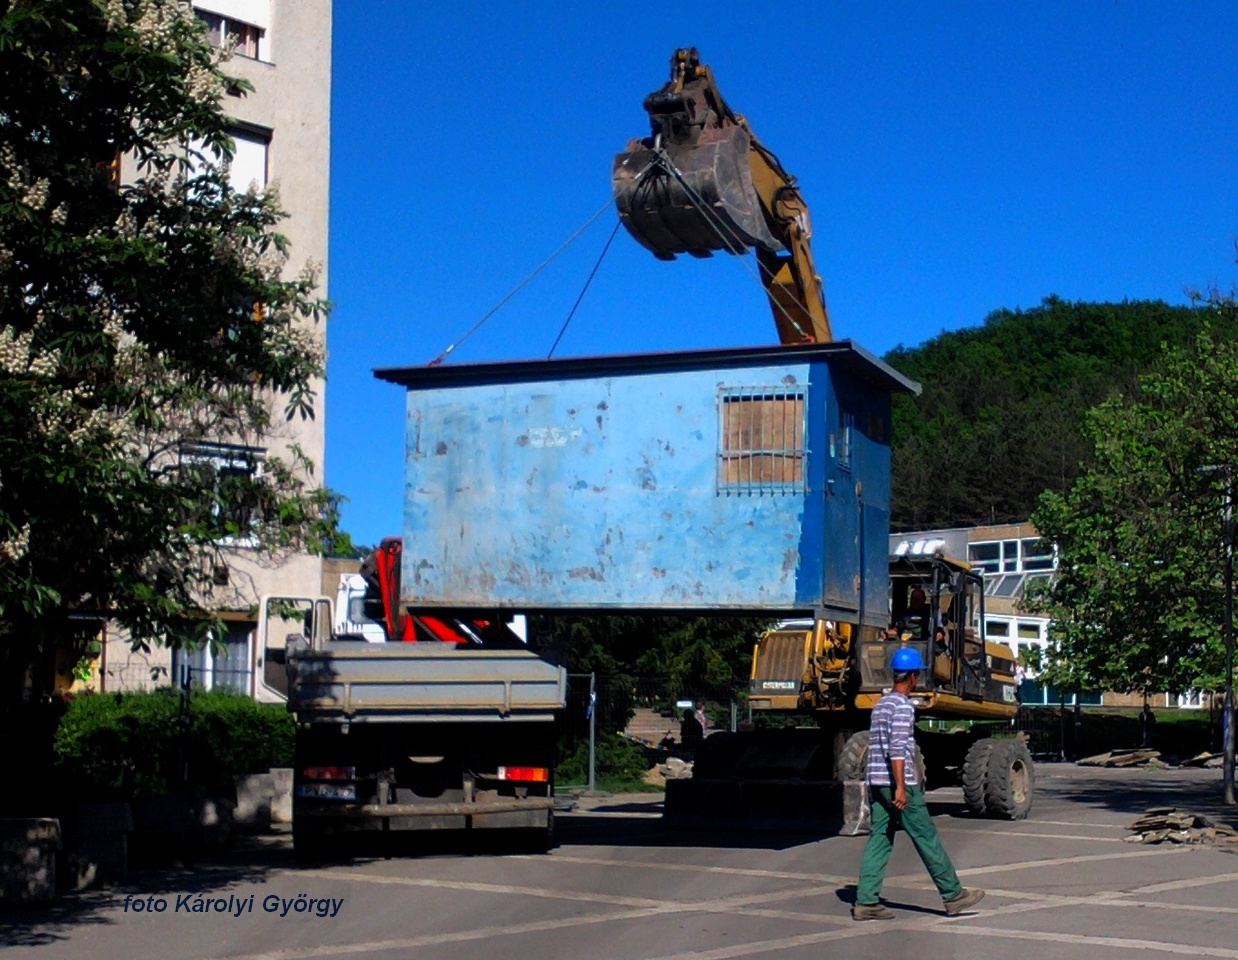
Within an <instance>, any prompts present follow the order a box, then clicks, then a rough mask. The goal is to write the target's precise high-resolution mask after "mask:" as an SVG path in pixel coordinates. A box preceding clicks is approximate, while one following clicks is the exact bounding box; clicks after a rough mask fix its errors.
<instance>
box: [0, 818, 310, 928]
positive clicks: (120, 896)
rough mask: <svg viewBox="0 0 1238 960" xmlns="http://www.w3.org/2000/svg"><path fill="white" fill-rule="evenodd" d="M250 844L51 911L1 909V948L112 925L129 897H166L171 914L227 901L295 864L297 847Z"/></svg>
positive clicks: (75, 897)
mask: <svg viewBox="0 0 1238 960" xmlns="http://www.w3.org/2000/svg"><path fill="white" fill-rule="evenodd" d="M263 839H264V841H265V842H253V841H246V842H243V843H241V844H238V845H237V846H236V847H233V848H231V849H228V850H223V851H218V852H214V853H212V855H211V856H210V858H209V859H208V858H206V857H203V858H202V859H200V860H199V861H197V862H196V863H194V864H193V865H192V866H170V867H162V868H158V867H157V868H150V869H140V870H131V871H130V876H129V881H128V882H127V883H124V884H119V885H116V886H112V887H108V888H106V889H101V890H86V891H82V892H79V893H66V894H62V895H61V897H60V898H59V899H58V900H57V901H56V902H55V903H54V904H52V905H50V906H46V907H34V906H30V907H22V906H6V907H4V908H3V909H0V947H37V946H46V945H48V944H53V943H56V942H58V941H60V940H66V939H68V936H69V932H70V931H73V932H74V933H75V934H79V933H80V930H81V928H82V927H85V926H90V925H104V924H108V925H110V924H112V923H114V922H115V921H114V920H112V919H109V918H108V917H107V916H106V915H105V911H108V910H111V909H114V908H115V907H116V906H118V905H119V904H121V903H123V902H124V899H125V895H126V894H133V895H134V896H135V897H137V896H141V897H142V898H143V899H145V898H146V897H148V896H154V897H165V898H167V899H168V900H169V907H168V908H169V909H172V906H173V904H174V903H175V900H174V898H175V897H176V896H177V895H184V894H191V895H196V894H199V893H208V892H209V893H211V894H212V895H214V896H218V895H219V893H220V892H221V891H222V893H223V894H224V895H225V896H226V895H227V894H228V891H229V888H231V887H236V886H240V885H242V884H256V883H264V882H265V881H266V878H267V874H268V873H270V871H271V870H273V869H276V868H279V869H283V868H285V867H287V866H288V865H289V864H290V863H291V848H290V847H289V848H288V849H287V850H286V851H285V849H284V847H283V845H281V844H279V843H278V842H275V843H272V842H270V841H268V840H266V838H263Z"/></svg>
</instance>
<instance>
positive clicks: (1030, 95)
mask: <svg viewBox="0 0 1238 960" xmlns="http://www.w3.org/2000/svg"><path fill="white" fill-rule="evenodd" d="M334 29H335V39H334V60H333V69H334V93H333V103H332V127H333V131H332V158H331V164H332V177H331V180H332V195H331V248H330V249H331V253H330V296H331V298H332V300H334V301H335V303H336V308H335V312H334V314H333V315H332V317H331V320H330V322H329V326H328V349H329V353H330V360H329V366H328V377H329V382H328V386H327V399H326V417H327V464H326V480H327V483H328V484H329V485H330V486H331V487H332V488H334V489H336V490H338V491H340V492H341V493H343V494H344V495H345V496H346V497H348V501H349V502H348V503H347V504H346V505H345V507H344V527H345V529H347V530H348V531H349V532H350V533H352V535H353V537H354V539H355V540H356V541H357V542H359V543H366V544H372V543H376V542H377V541H378V540H379V539H380V538H381V537H383V536H386V535H390V534H395V533H398V532H399V528H400V523H401V488H402V477H403V444H404V438H403V409H404V407H403V404H404V397H403V393H402V391H401V390H400V388H398V387H396V386H393V385H390V384H386V383H381V382H379V381H376V380H374V378H373V376H372V374H371V371H372V369H373V368H375V367H385V366H413V365H419V364H424V363H427V362H428V361H430V360H431V359H433V358H434V357H435V356H437V355H438V354H439V353H440V352H441V351H442V350H443V349H444V348H446V347H447V345H448V344H450V343H452V342H454V341H455V340H457V339H458V338H459V337H460V336H461V335H462V334H463V333H464V331H466V330H467V329H468V328H469V327H470V326H472V325H473V324H474V323H475V322H476V321H477V320H478V319H479V318H480V317H481V316H482V315H483V314H485V313H486V312H487V311H488V310H489V309H490V308H491V307H493V306H494V305H495V304H496V303H497V302H498V301H499V300H500V299H501V298H502V297H503V296H504V295H505V294H507V293H508V292H509V291H510V290H511V289H512V288H513V287H514V286H515V285H516V284H517V283H519V282H520V281H521V280H522V279H523V278H524V277H525V276H526V274H528V273H529V272H530V271H531V270H532V269H533V268H534V267H536V266H537V265H538V264H539V263H541V262H542V261H543V260H544V259H545V258H546V257H547V256H549V255H550V254H551V253H552V252H553V251H554V250H555V249H556V248H557V247H558V246H559V245H560V244H561V243H562V242H563V241H564V240H565V239H566V238H567V237H568V236H569V235H571V234H572V233H573V232H574V231H575V230H576V229H577V228H578V227H579V226H580V225H581V224H583V223H584V222H585V221H586V220H587V219H588V218H589V217H590V216H591V215H592V214H593V213H595V212H596V211H597V210H598V209H599V208H600V207H602V206H603V205H604V204H605V203H606V202H607V199H608V197H609V196H610V167H611V162H612V159H613V156H614V154H615V153H616V152H618V151H620V150H622V149H623V148H624V146H625V144H626V143H627V141H628V139H629V138H631V137H639V136H645V135H646V134H647V132H648V122H647V118H646V115H645V113H644V111H643V110H642V108H641V101H642V100H643V99H644V97H645V95H646V94H648V93H650V92H651V91H653V90H655V89H657V88H658V87H660V86H661V85H662V84H663V83H664V82H665V80H666V79H667V71H668V61H669V57H670V55H671V53H672V51H673V50H674V49H675V48H676V47H680V46H696V47H697V48H698V49H699V50H700V52H701V56H702V59H703V60H704V61H705V62H706V63H708V64H710V65H711V66H712V67H713V69H714V74H715V76H716V78H717V81H718V84H719V87H720V88H721V90H722V93H723V95H724V96H725V97H726V99H727V101H728V102H729V103H730V105H731V106H732V107H733V108H734V109H735V110H736V111H738V112H740V113H743V114H744V115H745V116H746V117H747V118H748V121H749V123H750V124H751V126H752V128H753V130H754V131H755V132H756V134H757V135H758V136H759V137H760V138H761V140H762V141H763V142H764V143H765V144H766V145H767V146H768V147H770V149H772V150H773V151H774V152H776V153H777V154H778V155H779V157H780V159H781V160H782V162H783V164H784V166H785V167H786V168H787V169H788V170H789V171H791V172H792V173H793V174H795V175H796V176H797V177H798V179H799V182H800V186H801V189H802V191H803V194H804V196H805V198H806V200H807V201H808V203H809V205H810V208H811V211H812V217H813V230H814V238H813V249H814V252H815V257H816V262H817V268H818V271H819V272H820V274H821V275H822V277H823V278H824V280H825V285H826V295H827V300H828V303H829V307H830V312H831V318H832V320H833V324H834V331H835V336H836V337H838V338H840V339H842V338H848V339H853V340H856V341H858V342H860V343H862V344H863V345H864V346H866V347H868V348H869V349H870V350H873V351H875V352H878V353H884V352H885V351H886V350H888V349H890V348H891V347H893V346H896V345H897V344H900V343H902V344H908V345H910V344H916V343H920V342H922V341H924V340H925V339H928V338H930V337H932V336H935V335H936V334H937V333H939V332H941V331H942V330H953V329H957V328H960V327H966V326H974V325H977V324H979V323H981V322H982V321H983V320H984V318H985V316H986V315H987V314H988V313H990V312H991V311H993V310H995V309H998V308H1001V307H1010V308H1015V307H1024V308H1026V307H1032V306H1035V305H1037V304H1038V303H1039V302H1040V301H1041V300H1042V299H1043V298H1044V297H1046V296H1048V295H1050V294H1056V295H1058V296H1061V297H1063V298H1065V299H1068V300H1121V299H1124V298H1127V299H1150V298H1159V299H1164V300H1168V301H1170V302H1177V303H1181V302H1185V300H1186V295H1185V291H1186V289H1187V288H1199V287H1207V286H1209V285H1219V286H1221V287H1222V288H1224V289H1228V288H1229V287H1230V286H1231V284H1232V283H1233V281H1234V279H1235V277H1236V276H1238V268H1235V266H1234V262H1233V261H1234V241H1235V238H1236V237H1238V162H1236V161H1238V124H1236V123H1235V116H1234V105H1235V104H1238V70H1235V69H1234V64H1233V38H1234V37H1235V36H1236V35H1238V5H1236V4H1234V3H1232V0H1231V2H1203V0H1201V2H1193V3H1190V4H1166V3H1160V2H1153V0H1145V2H1128V0H1117V2H1115V0H1095V2H1082V3H1061V2H1058V3H1054V2H1037V3H1030V2H1029V3H996V4H995V3H980V2H977V3H963V2H953V3H940V4H923V3H912V2H906V3H901V2H899V3H893V2H885V3H881V2H872V3H860V4H857V3H841V2H816V3H799V2H780V3H777V4H769V5H762V4H753V3H713V4H697V5H675V4H668V3H660V4H655V3H640V2H635V3H634V2H628V3H622V4H583V3H557V2H539V3H522V4H499V3H494V4H485V3H473V2H468V0H458V2H454V3H441V4H428V3H407V2H365V0H348V2H339V3H336V5H335V28H334ZM612 211H613V208H612V210H607V211H606V213H605V214H604V215H603V216H602V217H601V218H600V219H599V220H598V221H597V222H596V223H595V224H594V225H593V227H591V228H590V229H589V230H588V231H587V232H586V233H585V234H584V235H583V236H582V237H581V239H580V240H578V241H577V242H576V243H575V244H574V245H573V246H572V247H571V248H570V249H569V250H568V251H567V252H566V253H565V254H564V255H563V256H562V257H560V258H559V259H558V260H556V261H555V263H554V264H553V265H552V266H551V267H550V268H548V269H547V270H546V271H545V272H544V273H543V274H542V275H540V276H539V277H538V278H537V279H536V280H534V281H533V283H532V284H530V285H529V287H528V288H526V289H525V290H524V291H523V292H522V293H521V294H520V295H519V296H517V297H516V298H515V299H514V300H513V301H512V302H511V303H510V304H508V305H507V306H506V307H505V308H504V309H503V310H502V311H500V312H499V313H498V314H497V315H496V316H495V317H494V318H493V319H491V320H490V321H488V323H487V324H486V325H485V326H483V327H482V328H481V330H480V331H479V332H478V333H476V334H475V335H473V336H472V337H471V338H470V339H469V340H468V341H466V342H465V343H464V344H463V345H462V346H460V347H459V349H458V350H457V351H456V352H455V354H454V355H453V361H452V362H456V363H469V362H484V361H490V360H500V359H513V358H525V357H544V356H546V354H547V352H548V351H549V349H550V346H551V344H552V343H553V342H554V338H555V336H556V335H557V334H558V332H559V329H560V327H561V326H562V325H563V322H564V320H565V319H566V318H567V315H568V312H569V310H570V309H571V306H572V303H573V302H574V301H575V299H576V298H577V296H578V295H579V294H580V291H581V288H582V287H583V285H584V283H585V280H586V278H587V276H588V273H589V270H590V269H591V268H592V267H593V265H594V262H595V261H596V260H597V257H598V255H599V253H600V252H601V250H602V247H603V245H604V243H605V242H606V238H607V236H609V234H610V231H611V229H612V228H613V226H614V223H615V220H616V215H615V214H614V213H613V212H612ZM749 262H750V263H751V261H749ZM775 342H777V336H776V333H775V329H774V324H773V320H772V318H771V315H770V311H769V308H768V307H767V305H766V301H765V299H764V295H763V293H762V291H761V289H760V287H759V285H758V284H757V282H756V281H755V280H754V279H753V277H752V275H751V274H750V273H749V270H748V269H746V268H745V266H744V263H743V261H742V260H741V259H739V258H735V257H726V256H719V257H715V258H714V259H712V260H708V261H696V260H692V259H691V258H686V259H685V258H680V259H679V260H676V261H675V262H674V263H662V262H660V261H658V260H656V259H655V258H654V257H653V256H652V255H650V254H648V253H647V252H646V251H645V250H644V249H643V248H641V247H639V246H638V245H637V244H636V243H635V241H633V240H632V239H631V238H630V237H629V236H628V235H627V234H626V233H625V232H623V231H620V234H619V236H618V237H617V238H616V240H615V243H614V245H613V247H612V248H611V251H610V253H609V254H608V256H607V257H606V259H605V260H604V261H603V263H602V266H601V269H600V270H599V273H598V276H597V279H596V280H595V281H594V283H593V285H592V287H591V288H590V290H589V292H588V294H587V296H586V297H585V299H584V301H583V303H582V304H581V307H580V309H579V310H578V312H577V314H576V317H575V319H574V320H573V321H572V324H571V326H570V327H569V328H568V331H567V333H566V335H565V336H564V338H563V342H562V343H561V345H560V347H559V349H558V351H557V352H556V356H578V355H588V354H605V353H629V352H648V351H661V350H691V349H702V348H708V347H724V346H741V345H750V344H764V343H775Z"/></svg>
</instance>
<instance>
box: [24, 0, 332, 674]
mask: <svg viewBox="0 0 1238 960" xmlns="http://www.w3.org/2000/svg"><path fill="white" fill-rule="evenodd" d="M219 57H220V54H219V53H218V52H216V51H213V50H212V49H211V47H210V45H209V44H208V43H207V41H206V38H205V35H204V33H203V28H202V25H201V23H200V22H199V21H198V20H197V19H196V17H195V16H194V14H193V12H192V10H191V9H190V7H189V5H188V4H184V3H179V2H176V0H110V2H107V3H106V4H105V3H103V2H102V0H38V2H34V0H13V2H9V3H5V4H3V5H0V463H3V478H2V479H3V483H2V484H0V627H2V628H4V629H5V630H6V632H7V634H8V635H7V637H6V643H7V644H8V645H9V647H10V648H11V649H14V648H15V645H17V644H24V645H25V650H24V652H23V654H22V655H20V656H18V655H14V654H10V655H9V657H8V660H7V662H8V663H9V664H10V665H11V666H12V667H13V669H12V670H10V671H8V673H9V678H10V682H11V686H10V688H9V689H8V690H5V691H0V693H7V694H8V695H9V696H12V695H14V692H15V687H16V684H17V683H18V682H20V679H21V678H22V677H24V676H25V675H26V670H25V667H26V665H27V664H28V663H30V662H32V661H35V660H37V659H38V650H39V649H40V648H41V649H42V651H43V654H44V657H46V654H47V651H49V650H50V649H51V646H52V644H51V642H50V641H52V640H53V639H54V634H55V633H56V630H57V627H58V626H63V625H64V622H65V615H66V613H67V611H69V610H75V611H76V612H78V613H82V612H87V613H89V612H97V613H100V614H101V615H107V616H110V618H111V619H114V620H117V621H119V622H120V623H121V624H122V625H123V626H124V627H125V628H126V629H127V630H128V631H129V632H130V634H131V635H132V636H133V638H134V640H135V642H136V643H147V642H150V641H153V640H157V639H159V638H161V637H163V636H166V635H170V634H180V635H184V634H185V633H186V632H188V633H191V634H196V635H199V636H205V635H206V633H207V632H208V630H209V628H210V616H209V613H208V611H209V609H210V608H211V603H210V602H209V595H210V592H211V590H212V587H213V578H214V570H215V567H216V566H217V565H218V564H219V563H220V562H221V561H222V562H226V560H227V558H226V556H221V553H220V550H219V543H220V541H221V539H225V538H244V539H245V540H246V541H247V543H248V544H251V545H252V547H253V548H254V551H255V552H256V553H257V554H258V555H261V554H267V555H268V556H269V557H275V556H278V555H281V554H284V553H286V552H290V551H294V550H301V549H310V550H316V549H322V548H323V547H325V546H326V545H327V544H328V543H329V542H330V541H332V540H333V539H335V538H336V534H335V526H336V519H337V517H336V501H335V499H334V498H333V497H332V495H331V494H330V493H329V492H327V491H325V490H323V489H321V488H320V486H319V483H318V481H316V480H315V479H314V470H315V465H314V464H313V463H312V462H311V461H310V460H309V459H308V458H307V457H306V456H305V454H304V451H302V450H301V449H300V448H299V447H297V446H296V445H295V444H290V443H287V441H285V440H283V439H279V431H278V429H277V421H278V420H280V419H285V418H293V417H301V418H307V417H313V416H314V401H315V399H316V398H315V389H316V385H317V383H318V382H319V380H320V378H321V376H322V374H323V370H324V353H323V345H322V342H321V336H320V334H319V332H318V331H317V330H316V324H317V322H318V321H319V320H320V319H321V318H322V317H323V315H324V314H325V311H326V309H327V304H326V302H325V301H324V300H322V299H321V297H320V295H319V292H318V281H317V277H316V270H315V268H314V267H313V265H309V264H307V265H306V267H305V269H303V270H302V271H301V272H300V273H299V274H296V275H295V276H293V275H292V274H295V271H289V270H288V269H287V268H288V262H287V261H288V250H289V247H288V242H287V240H286V239H285V238H284V237H283V236H281V235H280V234H279V233H278V232H276V229H275V228H276V226H277V224H278V223H279V222H280V220H281V219H282V218H283V216H284V214H283V213H282V211H281V210H280V207H279V203H278V197H277V196H276V194H275V191H274V190H268V191H266V192H265V193H254V192H252V191H251V192H248V193H238V192H236V191H234V190H233V189H232V188H231V187H230V186H229V185H228V179H227V176H226V170H225V165H226V161H227V158H229V157H230V156H231V153H232V149H233V144H232V141H231V139H230V137H229V129H230V128H231V126H232V124H233V121H232V120H231V119H230V118H229V117H228V116H227V115H226V114H225V112H224V108H223V106H222V103H221V98H222V97H223V95H224V92H225V90H228V89H231V90H233V91H235V92H237V93H240V94H243V93H244V92H245V91H247V90H248V89H250V87H249V85H248V83H246V82H245V81H243V80H239V79H236V78H232V77H229V76H227V75H226V74H225V73H224V72H223V71H222V69H221V66H220V60H219ZM122 158H123V160H122ZM118 163H119V164H120V170H121V172H122V174H123V175H122V176H118V175H117V164H118ZM290 277H291V278H290ZM219 443H232V444H241V445H243V446H241V447H238V448H237V449H240V450H243V451H244V450H252V449H253V448H257V447H267V446H270V447H271V448H272V449H271V450H270V452H269V453H268V455H267V456H266V457H265V458H264V460H263V469H262V470H261V471H260V472H257V471H253V472H246V471H243V470H235V469H230V470H221V469H219V465H218V464H217V463H212V462H211V461H210V460H209V459H203V458H202V457H201V456H199V455H197V454H196V453H195V450H199V449H201V446H200V445H202V444H219ZM14 678H15V679H14Z"/></svg>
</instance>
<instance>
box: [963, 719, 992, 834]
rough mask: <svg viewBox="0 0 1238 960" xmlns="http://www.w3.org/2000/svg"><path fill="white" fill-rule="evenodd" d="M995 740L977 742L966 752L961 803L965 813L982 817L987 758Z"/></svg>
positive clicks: (986, 783)
mask: <svg viewBox="0 0 1238 960" xmlns="http://www.w3.org/2000/svg"><path fill="white" fill-rule="evenodd" d="M995 746H997V741H996V740H991V739H988V738H986V739H984V740H977V741H976V742H975V743H973V744H972V745H971V746H970V747H969V748H968V750H967V757H966V758H965V759H964V760H963V803H964V804H966V806H967V812H968V813H972V814H975V815H976V816H978V817H979V816H982V815H983V814H984V812H985V809H986V806H985V793H986V792H987V790H988V785H989V757H990V755H991V754H992V753H993V748H994V747H995Z"/></svg>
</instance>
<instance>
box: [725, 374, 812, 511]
mask: <svg viewBox="0 0 1238 960" xmlns="http://www.w3.org/2000/svg"><path fill="white" fill-rule="evenodd" d="M720 407H721V411H720V412H721V423H720V426H721V437H720V442H719V444H718V450H719V452H718V490H719V492H720V493H726V494H761V493H802V492H803V491H804V490H805V489H806V487H805V482H804V477H805V461H806V459H807V454H808V451H807V449H806V448H805V444H804V391H803V388H791V389H788V388H786V387H777V388H768V389H763V388H742V389H736V388H728V389H724V390H723V391H722V394H721V404H720Z"/></svg>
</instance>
